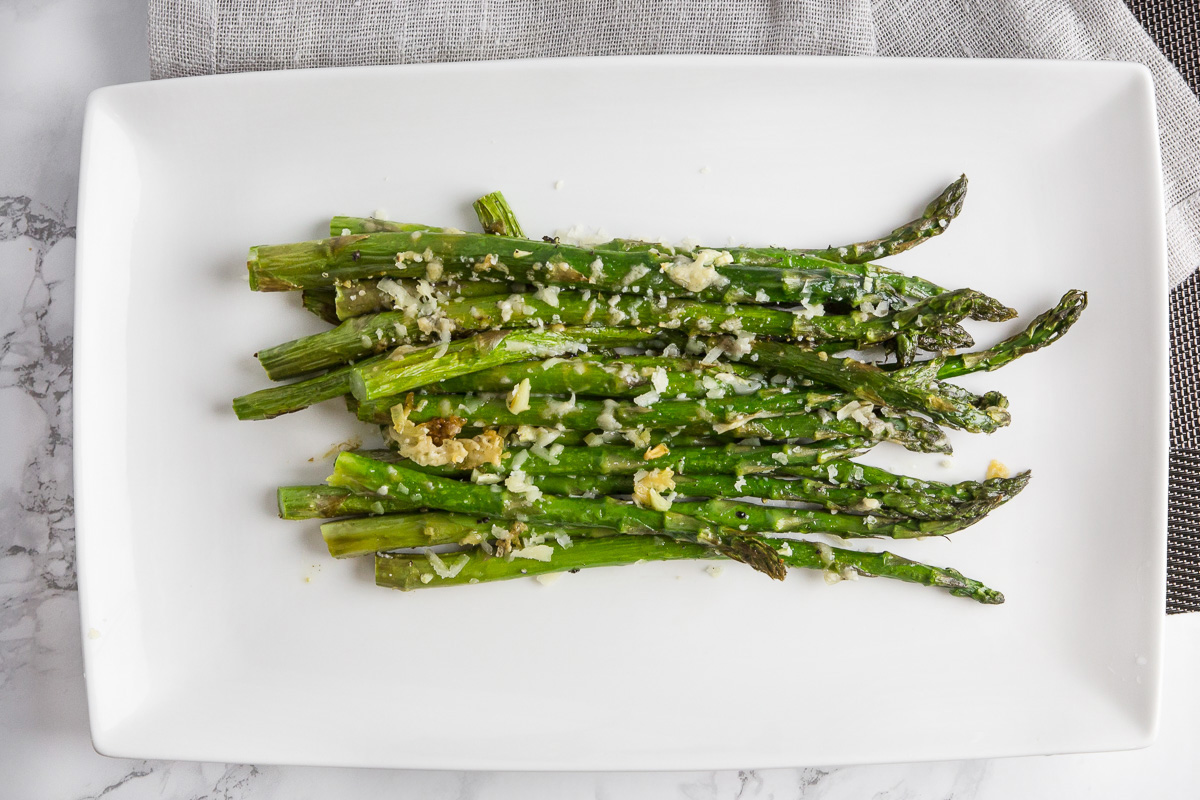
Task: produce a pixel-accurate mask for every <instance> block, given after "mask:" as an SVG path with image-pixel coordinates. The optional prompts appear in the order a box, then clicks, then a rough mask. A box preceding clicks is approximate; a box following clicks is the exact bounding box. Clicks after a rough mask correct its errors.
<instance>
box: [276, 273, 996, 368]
mask: <svg viewBox="0 0 1200 800" xmlns="http://www.w3.org/2000/svg"><path fill="white" fill-rule="evenodd" d="M994 303H995V301H993V300H991V298H988V297H986V296H984V295H981V294H979V293H978V292H974V291H972V290H970V289H963V290H960V291H957V292H947V293H946V294H943V295H941V296H939V297H935V298H931V299H929V300H926V301H923V302H921V303H918V304H915V305H913V306H910V307H908V308H904V309H899V310H896V311H893V312H890V313H888V314H885V315H884V316H881V317H875V316H868V315H865V314H858V315H830V316H812V317H810V316H807V315H806V314H804V313H794V312H791V311H783V310H779V309H774V308H763V307H758V306H747V305H740V306H731V305H718V304H715V303H702V302H696V301H689V300H671V299H666V298H659V299H658V300H657V301H655V300H652V299H651V298H648V297H645V296H641V295H634V294H627V295H612V296H611V297H607V298H606V297H605V296H603V295H599V294H592V293H590V292H586V291H585V292H561V293H557V294H555V293H553V292H551V293H549V294H546V293H542V294H541V296H540V297H539V296H534V295H489V296H484V297H466V298H462V299H458V300H450V301H448V302H445V303H441V304H436V305H433V306H432V307H434V308H437V310H438V311H437V314H436V315H432V316H429V317H426V318H425V319H424V320H418V319H416V318H415V316H414V315H413V314H411V313H408V312H404V311H390V312H383V313H379V314H370V315H366V316H359V317H355V318H353V319H349V320H346V321H345V322H343V323H342V324H341V325H339V326H338V327H337V328H334V329H333V330H331V331H324V332H322V333H318V334H314V335H312V336H305V337H303V338H301V339H296V340H293V341H291V342H285V343H284V344H281V345H277V346H275V347H269V348H266V349H264V350H261V351H259V353H258V354H257V355H258V359H259V362H260V363H261V364H262V365H263V369H265V370H266V371H267V374H268V375H269V376H270V377H271V378H272V379H273V380H283V379H285V378H290V377H295V376H297V375H303V374H305V373H307V372H312V371H314V370H318V369H324V368H327V367H332V366H336V365H338V364H344V363H348V362H350V361H355V360H357V359H360V358H363V357H365V356H368V355H372V354H374V353H378V352H381V351H383V350H385V349H388V348H390V347H394V346H396V345H398V344H407V343H410V342H414V341H421V340H428V339H429V338H431V337H432V336H433V335H434V328H435V325H434V324H433V322H434V319H435V317H436V318H437V319H442V318H444V319H446V320H447V321H448V324H449V326H450V328H451V329H452V330H453V331H456V332H464V331H478V330H486V329H489V328H500V327H506V328H523V327H535V328H536V327H542V326H545V325H551V324H556V323H560V324H563V325H572V326H578V325H595V324H604V325H608V326H610V327H617V326H632V327H641V326H659V327H660V328H663V329H666V330H682V331H686V332H690V333H705V332H710V331H720V330H734V331H745V332H746V333H753V334H755V335H759V336H775V337H783V338H789V339H799V340H804V341H809V342H821V343H825V344H829V345H831V346H832V347H831V348H822V349H848V347H850V346H856V345H857V346H860V347H861V346H866V345H870V344H875V343H879V342H884V341H887V340H888V339H890V338H892V337H894V336H895V335H896V333H897V331H911V332H913V333H914V334H919V335H922V336H924V337H926V338H925V339H923V340H922V341H923V342H924V343H925V344H929V341H928V340H930V339H936V343H935V344H933V345H931V346H930V347H928V348H927V349H943V348H947V347H963V346H970V345H971V344H972V343H973V342H972V341H971V339H970V337H969V335H967V334H966V332H965V331H962V330H961V328H956V326H955V325H954V323H956V322H958V321H959V320H962V319H964V318H966V317H968V316H969V317H972V318H979V317H981V316H982V317H992V316H995V306H994ZM422 321H423V322H424V323H425V325H424V327H423V326H422V324H421V322H422ZM422 331H426V332H424V333H423V332H422ZM959 332H961V336H959V335H958V334H959ZM963 337H966V338H965V339H964V338H963Z"/></svg>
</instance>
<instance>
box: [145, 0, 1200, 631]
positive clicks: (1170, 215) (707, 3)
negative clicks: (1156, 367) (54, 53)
mask: <svg viewBox="0 0 1200 800" xmlns="http://www.w3.org/2000/svg"><path fill="white" fill-rule="evenodd" d="M1131 5H1132V6H1133V9H1134V12H1135V13H1136V14H1138V16H1139V17H1140V18H1141V19H1142V20H1144V21H1146V23H1147V26H1148V27H1149V29H1150V31H1151V33H1152V34H1154V35H1155V36H1156V37H1157V38H1158V39H1159V44H1162V45H1163V46H1165V47H1167V50H1168V52H1169V53H1171V54H1172V56H1173V57H1175V58H1176V59H1177V63H1181V64H1184V65H1186V66H1187V69H1188V74H1189V75H1190V76H1195V75H1196V74H1197V73H1198V71H1200V70H1198V69H1197V64H1198V63H1200V33H1198V32H1197V30H1196V26H1195V25H1194V24H1191V23H1189V20H1192V21H1194V20H1195V19H1196V14H1195V13H1194V12H1195V10H1196V9H1195V5H1196V4H1195V3H1194V2H1193V0H1184V2H1183V3H1182V4H1180V3H1175V2H1165V1H1164V0H1131ZM1181 8H1182V9H1183V11H1182V12H1181V10H1180V9H1181ZM1185 12H1186V13H1185ZM1181 14H1183V16H1181ZM1188 14H1190V16H1188ZM149 40H150V41H149V46H150V60H151V74H152V75H153V76H154V77H155V78H169V77H181V76H187V75H204V74H212V73H219V72H241V71H251V70H265V69H291V68H300V67H333V66H354V65H368V64H409V63H422V62H432V61H464V60H484V59H499V58H536V57H558V56H578V55H618V54H655V53H747V54H751V53H771V54H803V55H866V56H872V55H879V56H916V57H921V56H947V57H965V58H971V57H975V58H979V57H998V58H1061V59H1093V60H1095V59H1107V60H1120V61H1137V62H1141V63H1142V64H1145V65H1146V66H1147V67H1149V68H1150V70H1151V72H1152V73H1153V75H1154V83H1155V89H1156V91H1157V96H1158V115H1159V125H1160V136H1161V145H1162V155H1163V182H1164V188H1165V199H1166V207H1167V238H1168V247H1169V255H1170V277H1171V285H1172V287H1177V288H1175V289H1174V291H1173V292H1172V295H1171V323H1172V324H1171V349H1172V353H1171V396H1172V404H1171V405H1172V414H1171V486H1170V524H1169V546H1168V550H1169V553H1168V559H1169V562H1170V566H1169V570H1170V575H1169V579H1168V598H1167V610H1168V611H1172V612H1178V611H1196V610H1200V403H1197V402H1196V398H1198V397H1200V280H1198V278H1197V276H1196V275H1195V274H1194V272H1195V269H1196V267H1197V265H1200V103H1198V102H1197V100H1196V96H1195V95H1194V94H1193V93H1192V91H1191V89H1190V88H1189V86H1188V84H1187V83H1186V82H1185V81H1184V80H1183V78H1181V77H1180V75H1179V73H1178V72H1177V71H1176V70H1175V68H1174V67H1173V66H1172V65H1171V63H1170V62H1169V61H1168V60H1167V59H1166V58H1165V57H1164V56H1163V54H1162V53H1161V52H1160V51H1159V50H1158V48H1157V46H1156V45H1155V42H1154V41H1152V40H1151V38H1150V37H1149V36H1147V35H1146V32H1145V31H1143V30H1142V28H1141V26H1140V25H1139V23H1138V21H1137V19H1135V17H1134V16H1133V15H1132V14H1131V13H1130V11H1129V10H1128V9H1127V8H1126V7H1125V6H1124V5H1123V4H1122V3H1120V2H1119V0H1075V2H1054V1H1053V0H1010V1H1009V2H989V1H988V0H874V1H872V0H814V1H813V2H802V1H801V0H640V1H639V0H560V1H559V2H552V1H551V0H475V2H469V1H468V0H326V1H325V2H318V1H317V0H149ZM1189 276H1190V278H1189Z"/></svg>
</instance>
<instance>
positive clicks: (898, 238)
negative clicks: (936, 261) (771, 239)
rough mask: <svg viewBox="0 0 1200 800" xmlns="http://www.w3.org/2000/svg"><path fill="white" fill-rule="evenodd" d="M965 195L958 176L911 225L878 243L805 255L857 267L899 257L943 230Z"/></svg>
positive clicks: (964, 183)
mask: <svg viewBox="0 0 1200 800" xmlns="http://www.w3.org/2000/svg"><path fill="white" fill-rule="evenodd" d="M966 195H967V176H966V175H961V176H959V178H958V180H956V181H954V182H953V183H951V184H950V185H949V186H947V187H946V188H945V189H944V190H943V191H942V193H941V194H939V195H938V196H937V197H935V198H934V199H933V200H932V201H931V202H930V203H929V205H927V206H926V207H925V211H924V212H923V213H922V214H921V216H919V217H917V218H916V219H914V220H913V221H911V222H906V223H905V224H903V225H901V226H900V227H898V228H896V229H895V230H894V231H892V232H891V233H889V234H888V235H887V236H884V237H883V238H882V239H872V240H870V241H867V242H859V243H857V244H848V245H844V246H842V247H828V248H825V249H824V250H811V251H808V252H810V253H811V254H812V255H815V256H820V257H821V258H825V259H828V260H830V261H840V262H842V263H845V264H861V263H864V262H867V261H870V260H872V259H875V258H883V257H884V256H894V255H896V254H897V253H903V252H904V251H905V250H908V249H910V248H913V247H916V246H917V245H919V244H920V243H921V242H923V241H925V240H926V239H928V238H930V237H932V236H937V235H939V234H941V233H942V231H944V230H946V228H947V226H949V224H950V222H951V220H953V219H954V218H955V217H957V216H958V214H959V212H960V211H962V205H963V200H964V199H965V198H966Z"/></svg>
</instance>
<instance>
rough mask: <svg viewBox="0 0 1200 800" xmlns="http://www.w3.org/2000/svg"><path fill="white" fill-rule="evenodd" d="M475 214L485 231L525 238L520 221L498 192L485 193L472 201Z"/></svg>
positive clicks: (497, 234)
mask: <svg viewBox="0 0 1200 800" xmlns="http://www.w3.org/2000/svg"><path fill="white" fill-rule="evenodd" d="M474 208H475V216H477V217H479V224H480V225H482V226H483V230H484V231H485V232H486V233H491V234H494V235H496V236H511V237H515V238H517V239H524V238H525V231H523V230H521V223H519V222H517V216H516V214H514V213H513V210H512V208H511V207H509V205H508V201H507V200H505V199H504V195H503V194H501V193H500V192H492V193H491V194H485V195H484V196H483V197H481V198H479V199H478V200H476V201H475V203H474Z"/></svg>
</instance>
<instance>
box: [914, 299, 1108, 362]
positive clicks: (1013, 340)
mask: <svg viewBox="0 0 1200 800" xmlns="http://www.w3.org/2000/svg"><path fill="white" fill-rule="evenodd" d="M1085 308H1087V292H1081V291H1079V290H1077V289H1072V290H1071V291H1069V292H1067V293H1066V294H1064V295H1063V296H1062V299H1061V300H1059V301H1058V305H1056V306H1055V307H1054V308H1052V309H1050V310H1049V311H1046V312H1044V313H1042V314H1039V315H1038V317H1037V318H1036V319H1034V321H1033V322H1031V323H1030V324H1029V327H1027V328H1026V329H1025V330H1023V331H1021V332H1020V333H1018V334H1017V335H1016V336H1012V337H1009V338H1008V339H1005V340H1004V341H1002V342H1000V343H999V344H997V345H995V346H993V347H989V348H988V349H987V350H981V351H979V352H978V353H963V354H962V355H954V356H948V357H946V358H945V360H944V361H943V362H942V364H941V366H939V367H938V372H937V376H938V378H940V379H944V378H957V377H959V376H961V375H969V374H971V373H972V372H991V371H992V370H997V369H1000V368H1001V367H1003V366H1004V365H1005V364H1009V363H1011V362H1013V361H1016V360H1017V359H1018V358H1020V357H1021V356H1023V355H1025V354H1026V353H1032V352H1034V351H1036V350H1040V349H1042V348H1043V347H1046V346H1047V345H1050V344H1053V343H1054V342H1056V341H1058V340H1059V339H1061V338H1062V337H1063V335H1064V334H1066V332H1067V331H1069V330H1070V329H1071V326H1072V325H1074V324H1075V322H1076V320H1078V319H1079V317H1080V315H1081V314H1083V310H1084V309H1085Z"/></svg>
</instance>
